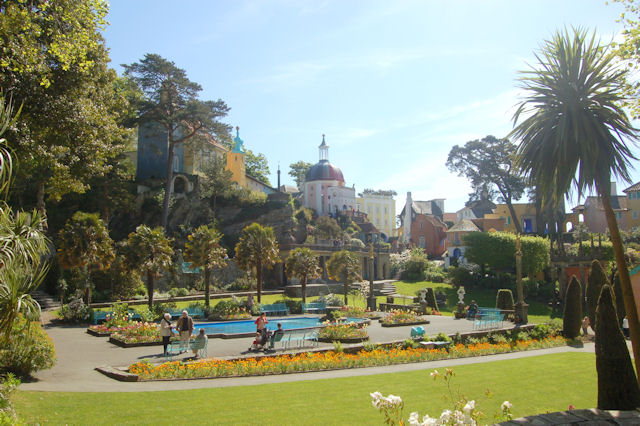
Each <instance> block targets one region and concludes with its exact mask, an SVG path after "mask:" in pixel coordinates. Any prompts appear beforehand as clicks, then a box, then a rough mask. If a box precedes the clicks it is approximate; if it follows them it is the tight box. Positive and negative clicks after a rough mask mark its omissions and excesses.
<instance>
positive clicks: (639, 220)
mask: <svg viewBox="0 0 640 426" xmlns="http://www.w3.org/2000/svg"><path fill="white" fill-rule="evenodd" d="M622 192H624V193H625V194H626V197H627V211H625V212H624V214H625V215H626V217H625V219H626V220H625V222H626V224H627V230H629V231H630V230H632V229H633V228H636V227H638V226H640V182H638V183H635V184H633V185H631V186H630V187H629V188H627V189H625V190H624V191H622Z"/></svg>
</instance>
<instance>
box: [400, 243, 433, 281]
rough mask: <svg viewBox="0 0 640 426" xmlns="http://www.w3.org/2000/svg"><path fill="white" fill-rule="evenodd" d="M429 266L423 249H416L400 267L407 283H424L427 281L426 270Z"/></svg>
mask: <svg viewBox="0 0 640 426" xmlns="http://www.w3.org/2000/svg"><path fill="white" fill-rule="evenodd" d="M428 266H429V259H428V258H427V255H426V254H425V253H424V251H423V250H422V249H421V248H414V249H413V250H411V252H410V253H409V257H408V258H407V259H406V261H404V264H401V265H399V267H400V269H401V270H402V274H401V277H402V278H403V279H406V280H407V281H422V280H424V279H425V273H424V271H425V269H427V267H428Z"/></svg>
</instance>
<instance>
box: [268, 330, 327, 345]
mask: <svg viewBox="0 0 640 426" xmlns="http://www.w3.org/2000/svg"><path fill="white" fill-rule="evenodd" d="M275 339H279V343H280V344H281V345H282V348H283V349H291V347H292V346H295V347H298V348H301V347H303V346H306V344H307V343H310V344H311V345H312V346H318V330H316V329H311V328H301V329H296V330H285V331H284V332H283V333H277V334H276V336H275ZM274 342H275V340H274ZM274 347H275V345H274Z"/></svg>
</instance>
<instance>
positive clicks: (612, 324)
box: [595, 285, 640, 410]
mask: <svg viewBox="0 0 640 426" xmlns="http://www.w3.org/2000/svg"><path fill="white" fill-rule="evenodd" d="M595 329H596V370H597V372H598V408H599V409H601V410H635V409H636V408H637V407H640V388H638V381H637V379H636V375H635V373H634V371H633V366H632V365H631V358H630V356H629V349H628V348H627V343H626V341H625V339H624V336H623V335H622V330H620V326H619V325H618V318H617V314H616V308H615V307H614V306H613V296H612V292H611V287H610V286H609V285H605V286H604V287H603V288H602V292H601V293H600V298H599V300H598V308H597V313H596V328H595Z"/></svg>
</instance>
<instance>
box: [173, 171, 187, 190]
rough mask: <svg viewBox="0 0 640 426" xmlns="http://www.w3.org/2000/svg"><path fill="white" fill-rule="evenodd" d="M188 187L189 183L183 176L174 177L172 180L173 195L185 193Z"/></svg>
mask: <svg viewBox="0 0 640 426" xmlns="http://www.w3.org/2000/svg"><path fill="white" fill-rule="evenodd" d="M188 186H189V181H187V178H185V177H184V176H180V175H178V176H175V177H174V178H173V193H174V194H185V193H186V192H187V188H188Z"/></svg>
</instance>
